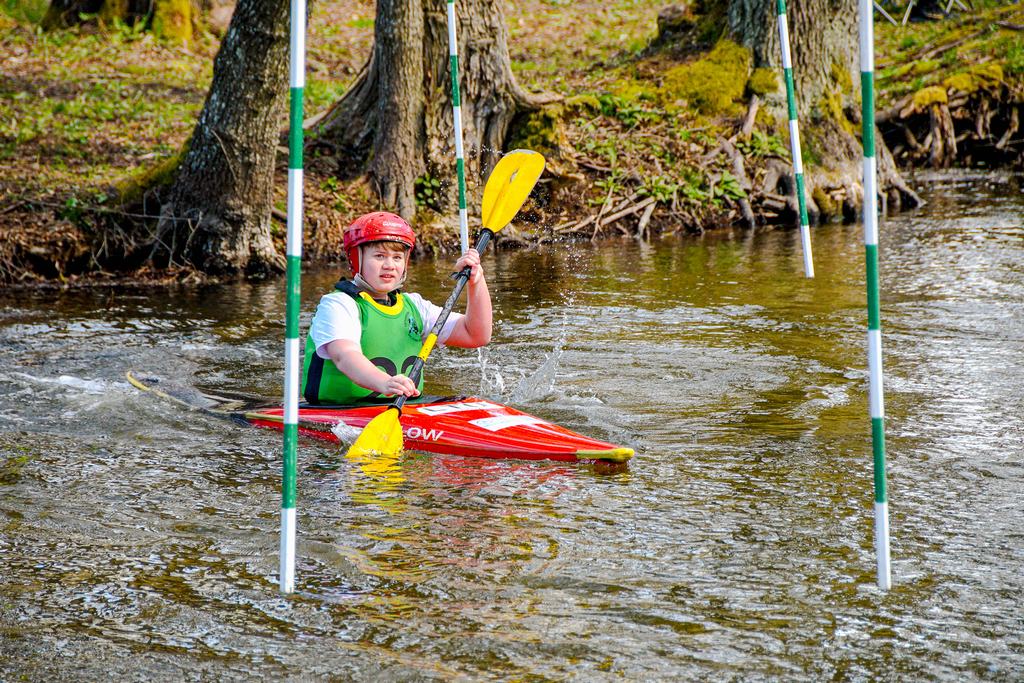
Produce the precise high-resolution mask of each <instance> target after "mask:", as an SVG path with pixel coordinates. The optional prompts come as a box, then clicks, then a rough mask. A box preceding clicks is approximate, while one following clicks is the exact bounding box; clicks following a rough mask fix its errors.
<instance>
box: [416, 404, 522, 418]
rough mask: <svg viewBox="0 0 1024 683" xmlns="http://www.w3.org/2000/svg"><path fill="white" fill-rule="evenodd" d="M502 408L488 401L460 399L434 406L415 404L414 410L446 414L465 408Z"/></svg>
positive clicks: (431, 413)
mask: <svg viewBox="0 0 1024 683" xmlns="http://www.w3.org/2000/svg"><path fill="white" fill-rule="evenodd" d="M495 408H499V409H500V408H504V406H499V405H497V404H496V403H491V402H490V401H461V402H459V403H442V404H440V405H436V406H416V410H418V411H419V412H421V413H423V414H424V415H431V416H437V415H448V414H450V413H463V412H466V411H467V410H493V409H495Z"/></svg>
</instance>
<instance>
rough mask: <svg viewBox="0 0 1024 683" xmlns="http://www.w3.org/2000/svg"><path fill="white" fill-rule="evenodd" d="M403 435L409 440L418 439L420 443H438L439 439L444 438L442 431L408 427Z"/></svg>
mask: <svg viewBox="0 0 1024 683" xmlns="http://www.w3.org/2000/svg"><path fill="white" fill-rule="evenodd" d="M405 435H406V436H407V437H409V438H410V439H419V440H421V441H440V440H441V437H442V436H444V430H443V429H424V428H423V427H409V428H408V429H406V430H405Z"/></svg>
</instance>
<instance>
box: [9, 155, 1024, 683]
mask: <svg viewBox="0 0 1024 683" xmlns="http://www.w3.org/2000/svg"><path fill="white" fill-rule="evenodd" d="M920 180H921V181H922V184H923V188H924V194H925V196H926V198H927V199H928V201H929V204H928V205H927V206H926V207H925V208H924V209H922V210H919V211H917V212H914V213H911V214H906V215H901V216H897V217H895V218H890V219H888V220H887V221H885V222H884V223H883V225H882V244H881V254H882V304H883V306H882V325H883V340H884V341H883V343H884V351H885V364H886V366H885V369H886V412H887V437H888V442H887V445H888V453H889V465H890V472H889V493H890V514H891V524H892V555H893V580H894V587H893V589H892V591H890V592H888V593H882V592H880V591H879V590H878V589H877V588H876V587H875V583H874V551H873V546H872V542H873V539H872V518H871V503H872V491H871V457H870V450H871V448H870V437H869V422H868V416H867V398H866V393H867V376H866V350H865V330H866V313H865V297H864V284H863V280H864V275H863V272H864V268H863V246H862V240H861V228H860V227H859V226H857V225H853V226H839V225H832V226H826V227H822V228H817V229H815V230H814V233H813V239H814V249H815V254H814V255H815V266H816V274H817V277H816V278H815V279H814V280H806V279H804V278H803V276H802V266H801V260H800V253H799V241H798V237H797V234H796V233H795V232H793V231H763V232H759V233H757V234H750V233H746V232H735V233H729V232H722V233H718V234H711V235H707V236H705V237H702V238H691V237H687V238H668V239H665V240H663V241H659V242H655V243H651V244H640V243H635V242H632V241H630V242H615V243H604V244H600V245H596V246H595V245H591V244H589V243H586V244H573V245H555V246H550V247H545V248H544V249H542V250H539V251H526V252H502V253H500V254H498V255H497V256H493V255H492V256H489V257H488V258H487V267H488V272H489V280H490V282H491V288H492V292H493V295H494V301H495V318H496V321H497V322H496V325H497V327H496V331H495V339H494V341H493V343H492V344H491V346H490V347H489V348H488V349H487V350H486V352H477V351H458V350H455V351H442V352H439V353H437V354H436V355H435V357H433V358H431V361H430V363H429V366H428V368H429V371H430V380H429V381H431V382H432V385H433V390H434V392H435V393H458V392H462V393H474V394H478V395H483V396H487V397H489V398H492V399H497V400H501V401H504V402H507V403H512V404H514V405H516V406H517V407H519V408H522V409H525V410H528V411H529V412H532V413H535V414H538V415H541V416H543V417H546V418H548V419H552V420H556V421H558V422H560V423H562V424H565V425H566V426H569V427H571V428H573V429H576V430H578V431H581V432H584V433H588V434H592V435H594V436H598V437H601V438H605V439H607V440H611V441H615V442H618V443H622V444H624V445H629V446H632V447H633V448H635V449H636V450H637V456H636V457H635V458H634V460H633V461H632V463H631V465H630V467H629V469H628V471H626V472H620V473H614V474H603V473H599V472H595V471H594V470H593V469H592V468H589V467H586V466H565V465H564V464H554V463H540V464H537V463H521V462H513V461H486V460H476V459H466V458H455V457H437V456H427V455H419V454H414V453H413V454H407V456H406V458H405V459H404V460H403V461H402V463H401V471H400V473H399V476H393V477H390V478H388V479H379V478H372V477H368V476H367V475H366V474H365V473H364V472H363V471H362V470H361V469H360V468H358V467H356V466H354V465H353V464H352V463H350V462H349V461H347V460H346V459H345V457H344V451H343V450H339V449H338V448H337V447H336V446H329V445H323V444H320V443H313V442H303V443H302V444H301V450H300V453H299V487H298V495H299V498H298V523H299V532H300V537H299V548H298V552H299V564H298V591H297V593H296V594H295V595H294V596H292V597H289V598H284V597H281V596H280V595H279V594H278V592H277V587H276V581H277V563H278V558H277V543H278V536H277V534H278V519H279V507H280V493H279V490H280V448H281V446H280V437H279V436H278V435H277V434H275V433H271V432H265V431H260V430H257V429H252V428H247V427H243V426H237V425H234V424H232V423H228V422H224V421H220V420H218V419H216V418H212V417H206V416H203V415H199V414H195V413H191V412H189V411H187V410H185V409H183V408H179V407H177V406H175V405H171V404H167V403H164V402H162V401H160V400H159V399H157V398H155V397H152V396H149V395H143V394H140V393H139V392H137V391H136V390H134V389H133V388H132V387H131V386H129V385H128V384H127V383H126V382H125V381H124V372H125V371H126V370H128V369H129V368H139V369H142V370H145V371H147V372H149V373H155V374H160V375H165V376H170V377H175V378H179V379H181V380H182V381H186V382H189V383H193V384H198V385H202V386H220V387H227V388H231V389H237V390H245V391H250V392H258V393H262V394H266V395H271V396H273V395H279V394H280V386H281V382H282V375H281V373H282V370H281V358H280V354H281V351H282V347H283V345H282V335H283V331H282V330H283V328H282V324H283V316H284V306H283V291H284V287H283V283H282V282H273V283H268V284H265V285H237V286H230V287H217V288H206V289H188V290H176V291H113V292H111V291H99V292H91V293H81V292H72V293H63V294H55V293H25V292H18V293H11V292H7V293H0V302H2V313H0V358H2V365H0V458H2V461H0V462H2V464H0V524H2V530H0V557H2V560H3V562H2V572H3V573H2V579H0V679H19V680H20V679H27V680H40V681H42V680H45V681H54V680H56V681H71V680H195V679H202V680H252V679H254V678H270V677H283V678H291V679H302V678H311V679H328V678H333V679H336V680H349V679H361V680H365V679H374V680H395V679H397V680H434V679H438V680H441V679H444V680H448V679H460V678H462V679H467V680H481V679H482V680H487V679H495V680H509V679H512V680H537V681H540V680H560V679H575V680H588V681H589V680H675V679H697V678H701V679H704V678H708V679H735V680H750V679H753V680H760V679H782V680H814V681H817V680H823V679H833V680H878V679H883V680H949V681H952V680H965V679H967V680H971V679H975V680H997V681H998V680H1006V681H1010V680H1021V679H1022V678H1024V608H1022V605H1024V580H1022V576H1024V496H1022V494H1021V492H1022V485H1024V427H1022V424H1024V423H1022V419H1021V416H1022V414H1024V221H1022V214H1024V200H1022V198H1021V191H1020V180H1019V178H1016V177H1007V176H981V175H966V174H961V175H943V176H935V177H926V178H923V179H920ZM449 267H450V264H449V263H448V262H437V263H433V262H427V263H420V264H419V265H418V266H417V267H416V272H415V273H414V276H413V278H412V282H411V285H412V289H414V290H417V291H421V292H423V293H424V294H426V295H427V296H429V297H430V298H433V299H434V300H435V301H437V302H440V301H442V300H443V299H444V297H445V295H446V291H447V290H446V288H447V287H448V284H447V283H446V282H445V281H444V275H445V274H446V273H447V271H448V268H449ZM334 275H335V274H334V273H331V272H317V273H307V274H306V275H305V277H304V280H303V291H304V298H305V310H306V311H307V312H308V311H311V310H312V308H313V307H314V306H315V302H316V300H317V299H318V297H319V295H320V294H321V293H322V292H324V291H326V290H327V289H328V288H329V287H330V286H331V284H332V283H333V280H334ZM304 320H305V321H306V322H308V313H307V315H306V317H305V319H304Z"/></svg>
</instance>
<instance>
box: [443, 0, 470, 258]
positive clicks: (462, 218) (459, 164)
mask: <svg viewBox="0 0 1024 683" xmlns="http://www.w3.org/2000/svg"><path fill="white" fill-rule="evenodd" d="M448 55H449V61H450V63H451V70H452V118H453V119H454V120H455V175H456V176H457V177H458V181H459V238H460V240H461V243H462V253H463V254H465V253H466V252H467V251H469V213H467V211H466V157H465V155H464V153H463V149H462V103H461V101H460V99H459V40H458V38H457V37H456V35H455V0H448Z"/></svg>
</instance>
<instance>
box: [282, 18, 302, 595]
mask: <svg viewBox="0 0 1024 683" xmlns="http://www.w3.org/2000/svg"><path fill="white" fill-rule="evenodd" d="M289 61H290V86H291V90H290V95H291V97H290V103H289V107H288V121H289V128H288V236H287V250H286V257H287V275H286V278H287V279H286V283H287V284H286V288H287V291H286V303H285V339H284V457H283V459H282V473H281V551H280V558H281V565H280V573H279V581H280V583H279V588H280V591H281V592H282V593H285V594H287V593H292V592H293V591H294V590H295V497H296V461H297V448H298V437H299V306H300V305H301V296H300V294H301V291H302V286H301V274H302V98H303V88H304V87H305V83H306V2H305V0H292V2H291V41H290V49H289Z"/></svg>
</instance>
